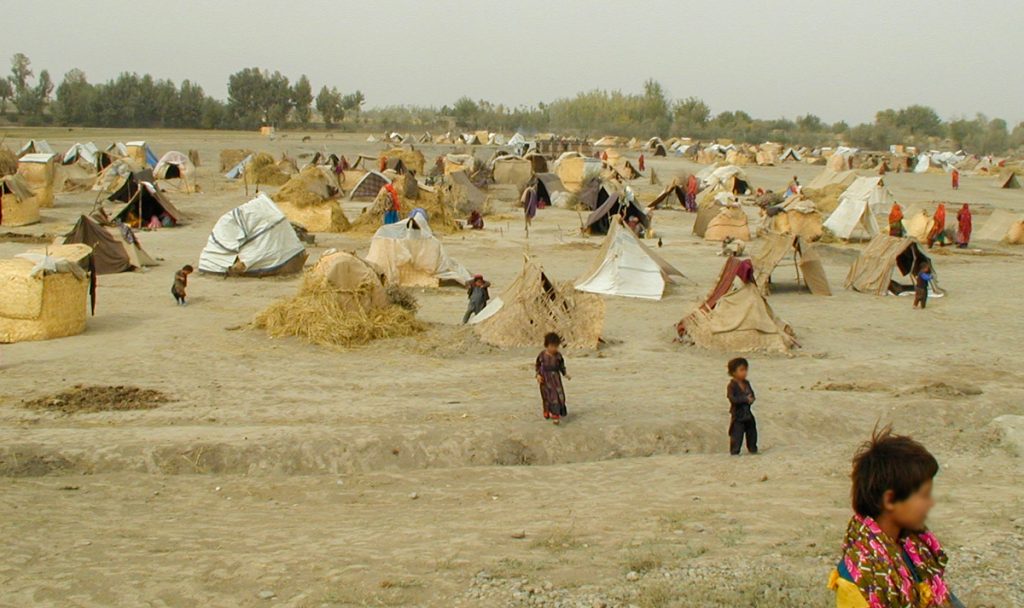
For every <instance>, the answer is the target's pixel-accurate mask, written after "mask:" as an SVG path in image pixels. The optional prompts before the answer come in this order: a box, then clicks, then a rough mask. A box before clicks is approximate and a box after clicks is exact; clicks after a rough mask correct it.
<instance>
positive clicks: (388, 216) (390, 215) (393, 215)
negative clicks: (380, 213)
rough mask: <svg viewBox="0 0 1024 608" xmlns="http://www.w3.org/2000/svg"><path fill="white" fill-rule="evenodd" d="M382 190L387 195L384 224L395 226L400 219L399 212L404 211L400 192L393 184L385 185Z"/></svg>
mask: <svg viewBox="0 0 1024 608" xmlns="http://www.w3.org/2000/svg"><path fill="white" fill-rule="evenodd" d="M382 190H384V191H385V192H386V193H387V197H386V199H385V208H384V223H385V224H394V223H395V222H397V221H398V220H399V219H400V217H399V215H398V212H399V211H401V210H402V204H401V203H400V202H399V199H398V191H397V190H395V187H394V186H392V185H391V184H384V187H383V188H382Z"/></svg>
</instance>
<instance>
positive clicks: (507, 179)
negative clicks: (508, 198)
mask: <svg viewBox="0 0 1024 608" xmlns="http://www.w3.org/2000/svg"><path fill="white" fill-rule="evenodd" d="M492 172H493V175H494V183H496V184H511V185H513V186H515V187H516V188H517V189H518V190H519V191H520V192H522V191H523V190H525V189H526V186H527V185H528V184H529V183H530V180H531V179H533V165H532V164H531V163H530V161H528V160H526V159H523V158H519V157H518V156H500V157H498V158H496V159H494V163H493V166H492Z"/></svg>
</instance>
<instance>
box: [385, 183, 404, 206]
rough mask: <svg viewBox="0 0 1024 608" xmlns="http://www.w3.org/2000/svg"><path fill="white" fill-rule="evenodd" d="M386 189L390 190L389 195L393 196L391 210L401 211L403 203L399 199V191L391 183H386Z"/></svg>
mask: <svg viewBox="0 0 1024 608" xmlns="http://www.w3.org/2000/svg"><path fill="white" fill-rule="evenodd" d="M384 189H385V190H387V191H388V195H389V196H390V197H391V210H392V211H401V210H402V204H401V203H400V202H399V200H398V192H397V191H396V190H395V187H394V186H392V185H391V184H384Z"/></svg>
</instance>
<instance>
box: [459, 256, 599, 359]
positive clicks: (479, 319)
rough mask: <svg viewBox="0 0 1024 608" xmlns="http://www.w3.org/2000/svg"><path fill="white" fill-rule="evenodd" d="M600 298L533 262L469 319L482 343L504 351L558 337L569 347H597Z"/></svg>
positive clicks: (525, 262)
mask: <svg viewBox="0 0 1024 608" xmlns="http://www.w3.org/2000/svg"><path fill="white" fill-rule="evenodd" d="M604 317H605V305H604V301H603V300H602V299H601V298H600V296H597V295H594V294H590V293H583V292H580V291H576V290H575V289H573V287H572V283H569V282H565V283H556V282H554V281H552V280H551V279H550V278H549V277H548V276H547V274H546V273H545V272H544V269H543V268H541V267H540V266H539V265H538V264H537V263H536V262H534V261H533V260H531V259H530V258H528V257H527V258H526V260H525V261H524V263H523V270H522V272H520V273H519V275H518V276H516V278H515V280H513V281H512V283H511V284H510V285H509V286H508V287H507V288H506V289H505V290H504V291H503V292H502V293H501V295H500V296H498V297H495V298H492V299H491V301H490V302H489V303H488V304H487V306H486V307H485V308H484V309H483V310H482V311H480V313H479V314H477V315H476V316H475V317H473V318H472V319H471V320H470V324H472V325H473V326H474V329H475V331H476V334H477V335H478V336H479V337H480V340H481V341H483V342H486V343H487V344H492V345H494V346H498V347H500V348H516V347H522V346H535V345H537V344H543V343H544V335H545V334H547V333H548V332H556V333H558V335H559V336H560V337H561V338H562V344H563V345H564V346H566V347H568V348H589V349H594V348H597V346H598V344H599V343H600V341H601V332H602V331H603V330H604Z"/></svg>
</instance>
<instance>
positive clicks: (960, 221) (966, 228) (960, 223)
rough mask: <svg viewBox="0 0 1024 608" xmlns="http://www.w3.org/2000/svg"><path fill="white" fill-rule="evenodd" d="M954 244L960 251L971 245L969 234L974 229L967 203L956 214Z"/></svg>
mask: <svg viewBox="0 0 1024 608" xmlns="http://www.w3.org/2000/svg"><path fill="white" fill-rule="evenodd" d="M956 222H957V229H956V244H957V247H959V248H960V249H967V246H968V245H970V244H971V232H972V231H973V228H974V221H973V218H972V216H971V207H970V205H968V204H967V203H964V206H963V207H961V208H960V211H958V212H957V214H956Z"/></svg>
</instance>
